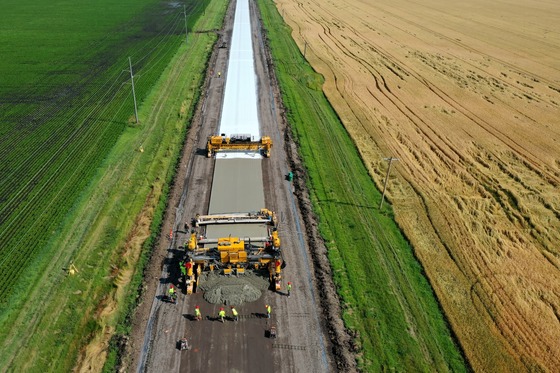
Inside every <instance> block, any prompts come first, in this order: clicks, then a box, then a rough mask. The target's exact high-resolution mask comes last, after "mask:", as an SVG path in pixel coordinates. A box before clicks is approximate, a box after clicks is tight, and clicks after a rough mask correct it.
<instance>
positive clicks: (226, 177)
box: [208, 159, 266, 214]
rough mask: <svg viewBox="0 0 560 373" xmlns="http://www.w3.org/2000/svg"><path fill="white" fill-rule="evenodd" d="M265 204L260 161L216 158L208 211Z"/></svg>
mask: <svg viewBox="0 0 560 373" xmlns="http://www.w3.org/2000/svg"><path fill="white" fill-rule="evenodd" d="M264 207H266V206H265V205H264V191H263V175H262V165H261V160H260V159H257V160H253V159H217V160H216V167H215V169H214V180H213V181H212V194H211V195H210V207H209V208H208V213H209V214H219V213H228V212H249V211H258V210H260V209H262V208H264Z"/></svg>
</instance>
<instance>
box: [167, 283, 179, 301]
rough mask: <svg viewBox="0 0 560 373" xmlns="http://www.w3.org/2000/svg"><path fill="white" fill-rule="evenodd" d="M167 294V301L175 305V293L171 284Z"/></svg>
mask: <svg viewBox="0 0 560 373" xmlns="http://www.w3.org/2000/svg"><path fill="white" fill-rule="evenodd" d="M168 294H169V301H170V302H172V303H175V302H176V301H177V294H176V293H175V287H174V286H173V284H171V285H169V290H168Z"/></svg>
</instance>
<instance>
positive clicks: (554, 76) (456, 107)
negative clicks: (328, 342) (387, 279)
mask: <svg viewBox="0 0 560 373" xmlns="http://www.w3.org/2000/svg"><path fill="white" fill-rule="evenodd" d="M277 5H278V9H279V11H280V13H281V14H282V15H283V17H284V18H285V20H286V22H287V23H288V24H289V25H290V26H291V27H292V28H293V30H294V31H293V37H294V39H295V40H296V41H297V43H298V45H299V46H300V49H301V51H302V53H305V56H306V57H307V59H308V60H309V61H310V63H311V64H312V65H313V66H314V68H315V69H316V70H317V71H318V72H319V73H321V74H323V75H324V76H325V79H326V81H325V85H324V91H325V93H326V95H327V97H328V98H329V100H330V101H331V103H332V104H333V106H334V107H335V109H336V111H337V112H338V114H339V115H340V117H341V119H342V121H343V123H344V125H345V126H346V128H347V129H348V131H349V133H350V134H351V136H352V137H353V139H354V141H355V142H356V144H357V146H358V148H359V150H360V151H361V154H362V156H363V158H364V160H365V162H366V163H367V166H368V168H369V170H370V172H371V174H372V177H373V178H374V180H375V182H376V183H377V184H378V185H380V186H382V183H383V179H384V177H385V172H386V170H387V162H386V161H384V160H383V158H384V157H389V156H392V157H397V158H398V162H396V163H394V167H395V168H393V170H392V171H391V174H392V175H391V178H390V180H389V188H388V197H389V200H390V202H391V203H392V204H393V208H394V210H395V214H396V217H397V221H398V223H399V225H400V226H401V227H402V229H403V231H404V232H405V234H406V235H407V237H408V238H409V240H410V241H411V243H412V245H413V246H414V249H415V252H416V255H417V257H418V258H419V260H420V261H421V263H422V265H423V266H424V268H425V271H426V274H427V276H428V278H429V279H430V282H431V284H432V286H433V287H434V289H435V292H436V294H437V296H438V299H439V301H440V303H441V306H442V308H443V310H444V311H445V314H446V316H447V318H448V320H449V323H450V325H451V327H452V329H453V331H454V333H455V334H456V336H457V339H458V341H459V343H460V345H461V347H462V348H463V350H464V352H465V355H466V358H467V359H468V361H469V364H470V365H471V366H472V368H473V369H474V370H475V371H504V372H506V371H519V370H544V371H560V342H559V341H560V247H559V245H558V243H559V242H560V193H559V192H560V110H559V108H560V22H558V20H559V19H560V2H558V1H553V0H548V1H546V0H545V1H532V2H528V1H525V0H505V1H498V2H490V3H489V2H487V1H484V0H472V1H468V2H466V1H458V0H425V1H422V2H420V1H403V0H377V1H366V0H344V1H342V0H338V1H332V0H331V1H324V0H305V1H303V2H297V1H292V0H278V1H277Z"/></svg>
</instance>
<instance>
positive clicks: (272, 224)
mask: <svg viewBox="0 0 560 373" xmlns="http://www.w3.org/2000/svg"><path fill="white" fill-rule="evenodd" d="M253 224H256V225H259V226H260V227H261V228H262V229H261V231H264V232H266V234H264V235H262V236H253V237H238V236H235V237H234V236H232V235H228V236H227V237H208V236H207V234H208V227H209V226H216V225H222V226H231V225H240V226H241V230H243V229H244V228H246V227H248V225H253ZM192 225H193V229H192V231H191V233H190V237H189V239H188V241H187V242H186V244H185V249H186V258H185V261H184V262H183V263H184V265H185V267H186V271H185V272H186V276H185V283H186V287H187V293H188V294H189V293H192V291H193V286H194V285H195V284H196V283H197V281H198V277H199V276H198V275H199V274H200V273H201V272H202V271H220V273H222V274H224V275H242V274H244V273H245V271H246V270H264V269H268V273H269V277H270V281H271V284H272V285H273V287H274V288H275V289H276V290H280V289H281V280H282V268H283V267H284V262H283V260H282V254H281V249H280V237H278V229H277V227H276V216H275V214H274V213H273V212H272V211H270V210H268V209H261V210H260V211H256V212H248V213H231V214H214V215H197V216H196V217H195V218H194V219H193V222H192ZM237 228H239V226H238V227H237ZM227 230H228V229H227V228H225V231H227ZM238 230H239V229H238ZM248 230H250V229H248Z"/></svg>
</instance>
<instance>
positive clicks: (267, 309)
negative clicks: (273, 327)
mask: <svg viewBox="0 0 560 373" xmlns="http://www.w3.org/2000/svg"><path fill="white" fill-rule="evenodd" d="M265 307H266V317H267V318H269V319H270V313H271V312H272V307H270V304H266V305H265Z"/></svg>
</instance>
